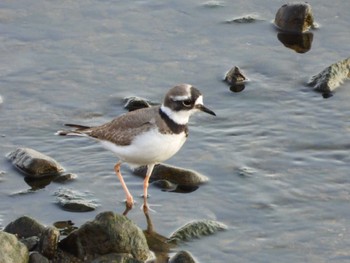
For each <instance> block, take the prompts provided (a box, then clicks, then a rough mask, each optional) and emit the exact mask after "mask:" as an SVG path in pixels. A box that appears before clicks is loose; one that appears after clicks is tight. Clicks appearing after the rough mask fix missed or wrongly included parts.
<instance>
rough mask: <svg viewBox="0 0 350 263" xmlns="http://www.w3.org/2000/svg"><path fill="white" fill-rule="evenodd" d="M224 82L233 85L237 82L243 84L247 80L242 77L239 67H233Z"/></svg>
mask: <svg viewBox="0 0 350 263" xmlns="http://www.w3.org/2000/svg"><path fill="white" fill-rule="evenodd" d="M224 80H225V81H226V82H227V84H229V85H233V84H236V83H239V82H244V81H245V80H247V78H246V76H244V74H243V72H242V70H241V69H240V68H239V67H237V66H234V67H233V68H231V69H230V70H229V71H228V72H227V73H226V75H225V79H224Z"/></svg>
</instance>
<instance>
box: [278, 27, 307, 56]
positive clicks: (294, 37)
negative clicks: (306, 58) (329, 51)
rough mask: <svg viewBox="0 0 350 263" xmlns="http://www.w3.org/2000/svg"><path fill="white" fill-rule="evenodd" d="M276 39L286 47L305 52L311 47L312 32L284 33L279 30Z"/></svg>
mask: <svg viewBox="0 0 350 263" xmlns="http://www.w3.org/2000/svg"><path fill="white" fill-rule="evenodd" d="M277 38H278V40H279V41H280V42H281V43H282V44H283V45H284V46H285V47H287V48H290V49H293V50H294V51H295V52H297V53H306V52H308V51H309V50H310V49H311V45H312V40H313V38H314V35H313V33H311V32H306V33H286V32H279V33H278V34H277Z"/></svg>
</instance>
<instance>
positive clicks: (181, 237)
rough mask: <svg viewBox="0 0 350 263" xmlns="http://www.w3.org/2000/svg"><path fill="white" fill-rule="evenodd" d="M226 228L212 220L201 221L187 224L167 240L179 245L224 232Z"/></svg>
mask: <svg viewBox="0 0 350 263" xmlns="http://www.w3.org/2000/svg"><path fill="white" fill-rule="evenodd" d="M226 229H227V226H226V225H224V224H222V223H220V222H217V221H213V220H201V221H194V222H191V223H188V224H186V225H184V226H183V227H181V228H180V229H178V230H176V231H175V232H174V233H173V234H172V235H171V236H170V238H169V242H172V243H179V242H183V241H190V240H193V239H196V238H200V237H201V236H207V235H211V234H214V233H216V232H218V231H222V230H226Z"/></svg>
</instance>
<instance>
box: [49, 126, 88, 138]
mask: <svg viewBox="0 0 350 263" xmlns="http://www.w3.org/2000/svg"><path fill="white" fill-rule="evenodd" d="M65 126H67V127H72V128H75V130H62V131H57V132H56V133H55V135H59V136H87V135H88V131H89V129H90V128H91V127H89V126H83V125H78V124H65Z"/></svg>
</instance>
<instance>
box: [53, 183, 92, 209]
mask: <svg viewBox="0 0 350 263" xmlns="http://www.w3.org/2000/svg"><path fill="white" fill-rule="evenodd" d="M54 195H55V196H56V197H57V204H58V205H59V206H60V207H61V208H62V209H63V210H66V211H70V212H89V211H93V210H95V209H96V208H97V207H98V204H97V202H96V200H93V199H88V198H89V195H88V194H87V193H81V192H78V191H76V190H71V189H67V188H59V189H58V190H57V191H56V192H55V193H54Z"/></svg>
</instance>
